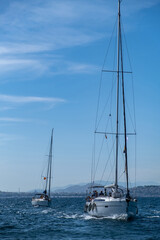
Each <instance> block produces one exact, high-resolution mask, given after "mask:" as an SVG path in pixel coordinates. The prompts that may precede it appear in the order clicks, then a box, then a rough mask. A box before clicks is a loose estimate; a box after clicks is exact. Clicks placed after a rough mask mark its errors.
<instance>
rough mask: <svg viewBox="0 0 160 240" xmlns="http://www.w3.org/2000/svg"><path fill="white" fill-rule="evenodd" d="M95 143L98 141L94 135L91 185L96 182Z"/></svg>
mask: <svg viewBox="0 0 160 240" xmlns="http://www.w3.org/2000/svg"><path fill="white" fill-rule="evenodd" d="M95 141H96V136H95V134H94V141H93V149H92V162H91V184H92V182H94V177H93V175H94V171H95V169H94V168H95Z"/></svg>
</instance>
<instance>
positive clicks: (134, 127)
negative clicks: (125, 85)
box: [126, 100, 136, 133]
mask: <svg viewBox="0 0 160 240" xmlns="http://www.w3.org/2000/svg"><path fill="white" fill-rule="evenodd" d="M126 106H127V110H128V113H129V117H130V120H131V123H132V127H133V129H134V132H135V133H136V126H134V121H133V120H132V116H131V113H130V111H129V106H128V102H127V100H126Z"/></svg>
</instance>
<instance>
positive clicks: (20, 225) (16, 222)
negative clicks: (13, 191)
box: [0, 197, 160, 240]
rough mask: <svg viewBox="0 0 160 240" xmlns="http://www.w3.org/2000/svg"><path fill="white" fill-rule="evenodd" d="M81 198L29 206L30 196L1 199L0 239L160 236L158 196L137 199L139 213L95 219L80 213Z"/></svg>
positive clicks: (134, 237) (155, 237)
mask: <svg viewBox="0 0 160 240" xmlns="http://www.w3.org/2000/svg"><path fill="white" fill-rule="evenodd" d="M84 203H85V201H84V198H81V197H79V198H74V197H70V198H66V197H61V198H53V199H52V205H51V207H49V208H48V207H32V205H31V198H22V197H21V198H18V197H16V198H0V239H54V240H56V239H84V240H85V239H87V240H89V239H97V240H99V239H124V240H125V239H127V240H132V239H137V240H139V239H140V240H141V239H153V240H154V239H160V198H140V199H138V208H139V214H138V216H137V217H136V218H135V219H134V220H131V221H126V220H125V219H124V218H123V217H116V216H113V218H112V219H107V218H101V219H96V218H93V217H89V216H88V215H87V214H85V213H84V212H83V209H84Z"/></svg>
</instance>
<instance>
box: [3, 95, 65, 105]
mask: <svg viewBox="0 0 160 240" xmlns="http://www.w3.org/2000/svg"><path fill="white" fill-rule="evenodd" d="M0 101H1V102H7V103H20V104H21V103H52V104H56V103H64V102H66V100H64V99H62V98H48V97H35V96H28V97H26V96H11V95H3V94H0Z"/></svg>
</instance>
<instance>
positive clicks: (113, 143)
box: [100, 139, 116, 182]
mask: <svg viewBox="0 0 160 240" xmlns="http://www.w3.org/2000/svg"><path fill="white" fill-rule="evenodd" d="M115 140H116V139H115ZM114 145H115V141H114V143H113V145H112V148H111V151H110V153H109V156H108V160H107V162H106V164H105V167H104V170H103V173H102V177H101V180H100V182H102V179H103V176H104V173H105V171H106V168H107V165H108V163H109V160H110V157H111V153H112V151H113V148H114Z"/></svg>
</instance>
